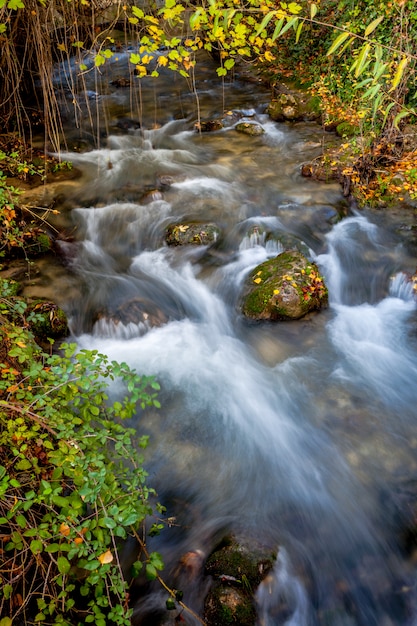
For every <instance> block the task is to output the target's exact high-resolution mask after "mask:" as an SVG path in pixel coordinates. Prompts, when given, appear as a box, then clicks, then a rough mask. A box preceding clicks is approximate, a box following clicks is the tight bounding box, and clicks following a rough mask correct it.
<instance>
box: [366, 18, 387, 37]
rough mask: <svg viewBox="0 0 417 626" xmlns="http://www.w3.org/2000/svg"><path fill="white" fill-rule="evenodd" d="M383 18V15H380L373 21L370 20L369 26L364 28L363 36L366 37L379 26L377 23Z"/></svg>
mask: <svg viewBox="0 0 417 626" xmlns="http://www.w3.org/2000/svg"><path fill="white" fill-rule="evenodd" d="M383 19H384V15H380V16H379V17H377V18H376V19H375V20H374V21H373V22H371V23H370V24H369V26H367V27H366V28H365V33H364V36H365V37H368V36H369V35H370V34H371V33H373V32H374V30H375V28H376V27H377V26H379V24H380V23H381V22H382V20H383Z"/></svg>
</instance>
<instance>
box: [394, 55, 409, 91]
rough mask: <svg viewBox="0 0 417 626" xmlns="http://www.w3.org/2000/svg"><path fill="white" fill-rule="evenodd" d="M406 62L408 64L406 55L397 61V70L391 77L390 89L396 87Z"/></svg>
mask: <svg viewBox="0 0 417 626" xmlns="http://www.w3.org/2000/svg"><path fill="white" fill-rule="evenodd" d="M407 64H408V57H404V58H403V59H401V61H400V62H399V64H398V67H397V71H396V72H395V75H394V78H393V79H392V83H391V88H390V91H394V89H396V88H397V87H398V85H399V84H400V82H401V79H402V77H403V74H404V70H405V68H406V66H407Z"/></svg>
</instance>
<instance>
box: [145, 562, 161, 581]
mask: <svg viewBox="0 0 417 626" xmlns="http://www.w3.org/2000/svg"><path fill="white" fill-rule="evenodd" d="M157 576H158V572H157V571H156V568H155V567H154V566H153V565H152V563H146V578H147V579H148V580H155V578H157Z"/></svg>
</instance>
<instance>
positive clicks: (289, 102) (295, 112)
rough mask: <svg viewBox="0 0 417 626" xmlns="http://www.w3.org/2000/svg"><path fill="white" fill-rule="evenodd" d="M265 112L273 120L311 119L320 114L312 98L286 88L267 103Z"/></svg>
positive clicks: (293, 120)
mask: <svg viewBox="0 0 417 626" xmlns="http://www.w3.org/2000/svg"><path fill="white" fill-rule="evenodd" d="M282 89H283V88H282ZM266 112H267V113H268V115H269V116H270V118H271V119H273V120H274V121H275V122H301V121H313V120H318V119H319V118H320V116H321V114H320V112H319V111H318V110H317V106H316V102H315V100H314V99H313V98H311V97H308V96H306V94H304V93H302V92H297V91H295V90H293V91H289V90H288V89H285V90H283V91H282V92H281V93H279V94H278V95H277V97H276V98H274V99H273V100H272V101H271V102H270V103H269V105H268V107H267V109H266Z"/></svg>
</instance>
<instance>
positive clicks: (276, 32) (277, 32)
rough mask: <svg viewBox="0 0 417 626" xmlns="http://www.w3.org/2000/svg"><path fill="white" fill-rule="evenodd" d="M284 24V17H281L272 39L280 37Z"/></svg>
mask: <svg viewBox="0 0 417 626" xmlns="http://www.w3.org/2000/svg"><path fill="white" fill-rule="evenodd" d="M283 25H284V18H283V17H281V19H279V20H278V22H277V23H276V26H275V30H274V32H273V35H272V37H271V39H272V41H275V39H278V37H279V36H280V34H281V28H282V27H283Z"/></svg>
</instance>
